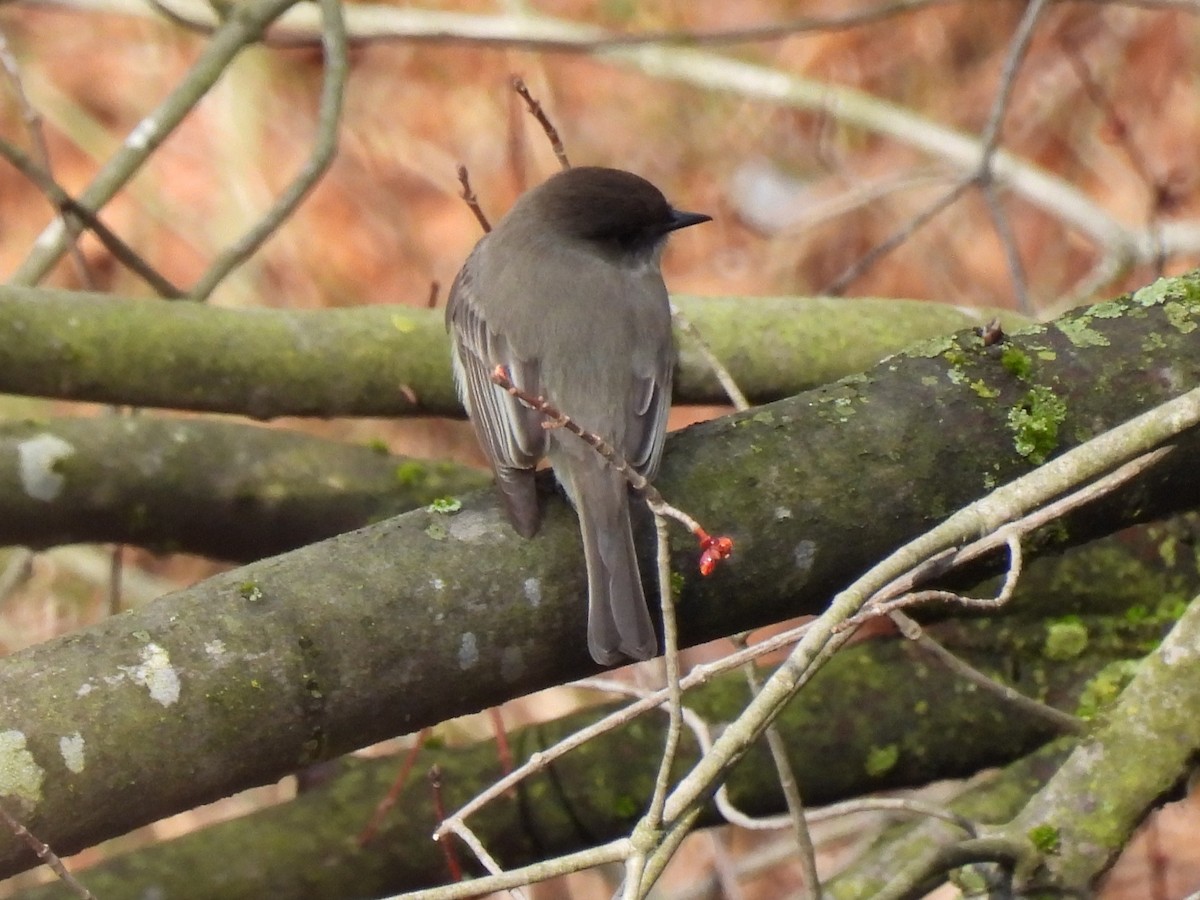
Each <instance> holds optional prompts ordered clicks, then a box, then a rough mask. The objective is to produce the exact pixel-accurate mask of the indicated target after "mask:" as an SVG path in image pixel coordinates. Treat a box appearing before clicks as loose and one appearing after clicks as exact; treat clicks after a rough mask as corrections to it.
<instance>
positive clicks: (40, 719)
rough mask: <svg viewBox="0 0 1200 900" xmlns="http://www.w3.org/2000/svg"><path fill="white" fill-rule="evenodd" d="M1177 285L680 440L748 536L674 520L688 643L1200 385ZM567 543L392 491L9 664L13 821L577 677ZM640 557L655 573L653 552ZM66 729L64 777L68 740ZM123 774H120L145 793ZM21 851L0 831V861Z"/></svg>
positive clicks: (691, 468) (4, 673) (760, 614)
mask: <svg viewBox="0 0 1200 900" xmlns="http://www.w3.org/2000/svg"><path fill="white" fill-rule="evenodd" d="M1194 297H1195V291H1194V279H1176V280H1173V281H1165V282H1160V283H1159V284H1156V285H1154V286H1151V287H1150V288H1147V289H1144V290H1143V291H1141V292H1139V293H1138V294H1135V295H1134V296H1133V297H1131V298H1127V299H1125V300H1122V301H1114V302H1111V303H1107V304H1102V305H1101V306H1099V307H1096V308H1093V309H1090V310H1084V311H1081V312H1078V313H1075V314H1073V315H1071V316H1068V317H1065V318H1064V319H1062V320H1060V321H1058V322H1056V323H1053V324H1051V325H1049V326H1043V327H1039V328H1035V329H1031V330H1030V331H1028V332H1026V333H1024V334H1022V335H1017V336H1014V337H1013V338H1011V339H1010V340H1009V341H1008V342H1006V343H1004V344H1000V345H993V346H987V347H984V346H983V342H982V341H981V340H980V338H979V337H978V336H976V335H975V334H974V333H973V332H968V333H964V334H961V335H959V336H958V337H957V338H954V339H951V338H946V339H941V340H938V341H935V342H932V343H929V344H927V345H925V346H924V347H922V348H919V349H917V350H915V351H912V352H910V353H908V354H906V355H904V356H898V357H894V358H892V359H890V360H888V361H886V362H885V363H884V364H882V365H881V366H879V367H877V368H876V369H874V370H872V371H870V372H868V373H866V374H864V375H860V376H855V377H853V378H848V379H846V380H844V381H843V382H841V383H839V384H836V385H831V386H828V387H826V388H822V389H820V390H817V391H813V392H811V393H809V394H805V395H801V396H798V397H795V398H791V399H789V400H786V401H781V402H779V403H776V404H773V405H771V406H767V407H763V408H761V409H757V410H750V411H748V412H746V413H743V414H738V415H734V416H729V417H727V418H725V419H722V420H718V421H715V422H711V423H707V424H705V425H702V426H697V427H694V428H691V429H688V430H687V431H686V432H684V433H682V434H680V435H676V436H674V437H673V438H672V440H671V441H670V442H669V445H668V451H667V454H666V457H665V459H664V467H663V472H662V475H661V476H660V478H659V480H658V482H657V483H658V486H659V488H660V489H661V490H662V492H663V493H664V495H666V496H668V497H670V498H671V499H672V500H673V501H674V502H676V503H677V504H678V505H681V506H682V507H684V508H686V509H688V510H689V511H690V512H692V513H693V514H695V515H697V516H698V517H701V518H703V519H704V520H705V521H712V522H716V523H721V522H727V523H729V525H728V529H727V530H730V531H733V532H735V537H736V539H737V541H738V548H739V553H738V556H737V557H736V558H735V559H734V560H732V561H731V562H730V563H729V564H727V565H725V566H723V567H722V568H721V569H720V570H718V572H717V573H716V574H714V575H713V576H712V577H710V578H707V579H701V578H700V577H699V576H698V575H696V574H695V563H696V560H695V549H694V546H693V542H692V541H691V539H690V537H687V536H681V537H680V538H679V543H678V544H677V545H675V547H674V548H673V558H672V569H673V571H677V572H680V573H682V584H681V593H680V602H681V604H682V606H683V607H684V608H686V609H687V611H688V612H687V616H686V617H685V618H684V621H683V623H682V625H683V634H682V636H681V637H682V640H683V641H685V642H686V643H695V642H697V641H701V640H706V639H709V638H713V637H716V636H719V635H723V634H729V633H733V632H736V631H742V630H745V629H747V628H752V627H755V626H757V625H760V624H764V623H766V622H771V621H777V620H780V619H783V618H786V617H790V616H795V615H798V614H803V613H810V612H816V611H818V610H820V609H821V608H822V607H823V606H824V605H825V604H826V603H827V602H828V598H829V597H830V596H831V595H832V594H833V593H835V592H836V591H837V590H838V589H839V588H840V587H841V586H843V585H844V584H846V583H847V582H848V581H850V580H851V579H852V578H853V576H854V574H856V573H859V572H861V571H863V570H864V569H865V568H867V567H868V566H870V565H871V564H872V563H873V562H874V561H876V560H877V559H879V558H880V557H882V556H883V555H885V553H886V552H887V551H888V550H889V549H891V548H892V547H895V546H897V545H899V544H901V543H904V542H905V541H906V540H908V539H910V538H912V537H913V536H914V535H916V534H920V533H923V532H924V531H926V530H927V529H928V527H929V526H930V524H932V523H933V522H935V521H937V520H938V519H939V518H941V517H943V516H945V515H946V513H947V511H948V510H951V509H955V508H958V507H960V506H962V505H964V504H965V503H966V502H968V501H970V500H972V499H974V498H976V497H979V496H980V495H982V494H984V493H986V492H987V491H988V489H989V487H990V486H991V485H992V484H994V483H1000V482H1006V481H1008V480H1010V479H1012V478H1013V477H1014V476H1016V475H1019V474H1022V473H1024V472H1027V471H1028V470H1029V468H1030V462H1029V457H1030V456H1031V455H1032V454H1034V453H1035V452H1036V453H1039V454H1050V453H1055V452H1058V451H1061V450H1064V449H1066V448H1068V447H1070V446H1073V445H1075V444H1077V443H1079V442H1080V441H1081V440H1083V439H1085V438H1087V437H1089V436H1091V435H1094V434H1096V433H1098V432H1101V431H1104V430H1107V429H1108V428H1111V427H1112V426H1115V425H1117V424H1118V423H1120V422H1123V421H1125V420H1126V419H1129V418H1130V417H1132V416H1133V415H1134V414H1136V413H1139V412H1143V411H1145V410H1147V409H1149V408H1150V407H1153V406H1154V405H1155V404H1157V403H1159V402H1161V401H1164V400H1166V399H1168V398H1171V397H1175V396H1177V395H1179V394H1181V393H1182V392H1184V391H1186V390H1190V389H1192V388H1194V387H1196V386H1197V385H1200V358H1198V357H1197V354H1196V353H1195V352H1194V349H1195V340H1196V337H1195V333H1194V331H1195V328H1196V323H1197V317H1198V316H1200V303H1197V301H1196V300H1195V299H1194ZM1098 385H1106V386H1108V387H1107V389H1105V390H1099V389H1097V386H1098ZM1046 392H1049V397H1052V398H1053V399H1054V401H1055V402H1053V403H1051V402H1049V399H1048V398H1047V396H1044V395H1046ZM1031 395H1032V396H1033V398H1034V399H1036V398H1038V397H1041V398H1042V399H1040V400H1038V401H1037V402H1036V403H1035V402H1033V400H1031ZM1031 418H1032V425H1036V427H1031V421H1030V420H1031ZM947 435H949V436H950V438H951V439H950V440H947ZM956 435H957V436H961V437H960V438H959V439H955V436H956ZM1198 460H1200V434H1197V433H1196V432H1195V430H1194V429H1193V431H1192V432H1190V433H1188V434H1186V435H1183V436H1181V437H1180V438H1179V439H1178V441H1177V442H1176V449H1175V451H1174V452H1172V453H1171V454H1169V455H1168V456H1167V457H1166V459H1165V461H1164V462H1162V463H1160V464H1159V466H1157V467H1156V468H1155V469H1153V470H1151V472H1150V473H1149V474H1148V475H1147V477H1145V478H1143V479H1140V480H1139V481H1138V482H1137V483H1135V484H1133V485H1130V486H1129V487H1128V488H1126V489H1122V490H1121V491H1118V492H1116V493H1114V494H1112V495H1109V496H1108V497H1106V498H1105V499H1103V500H1101V501H1099V502H1097V503H1096V504H1093V505H1092V506H1090V507H1088V508H1086V509H1085V510H1083V511H1082V512H1080V513H1077V514H1073V516H1072V517H1071V518H1069V519H1067V520H1065V521H1064V522H1063V523H1060V524H1058V525H1057V526H1056V527H1054V528H1053V529H1051V531H1052V532H1053V534H1052V535H1047V536H1046V537H1045V539H1044V540H1042V541H1038V540H1035V541H1031V542H1030V543H1031V544H1032V545H1033V546H1031V547H1029V548H1027V549H1028V550H1029V551H1030V552H1029V554H1028V555H1029V556H1033V555H1036V553H1037V552H1039V551H1040V550H1044V549H1045V548H1046V546H1048V542H1049V540H1050V538H1051V537H1054V538H1055V539H1056V540H1062V539H1064V538H1065V539H1069V540H1071V541H1083V540H1086V539H1087V537H1088V536H1090V535H1095V534H1103V533H1108V532H1111V531H1113V530H1115V529H1118V528H1121V527H1123V526H1125V525H1127V524H1129V523H1131V522H1134V521H1137V520H1139V519H1143V518H1146V517H1150V516H1156V515H1164V514H1166V513H1167V512H1169V511H1171V510H1174V509H1179V508H1181V507H1187V506H1190V505H1194V503H1195V498H1196V496H1197V495H1198V493H1200V486H1198V480H1200V462H1198ZM848 461H853V463H854V465H849V464H848ZM1065 487H1066V486H1065V485H1064V488H1065ZM644 524H647V525H648V524H649V523H644ZM642 537H643V540H642V542H641V546H642V548H643V550H644V551H646V552H647V553H648V551H649V548H650V541H649V534H648V531H646V532H645V533H643V535H642ZM578 541H579V536H578V530H577V526H576V524H575V521H574V517H573V514H572V513H571V512H570V511H569V509H567V508H566V506H565V504H563V503H562V502H552V503H549V504H548V508H547V516H546V522H545V525H544V526H543V531H542V532H541V533H540V534H539V536H538V537H537V539H536V540H531V541H526V540H522V539H520V538H519V537H517V536H516V535H515V534H513V533H512V532H511V530H510V529H509V528H508V527H507V526H506V525H505V524H504V523H503V519H502V515H501V513H500V511H499V508H498V507H497V505H496V502H495V498H494V497H493V496H492V494H491V493H490V492H489V493H485V494H480V495H476V496H473V497H467V498H465V499H464V502H463V505H462V508H461V509H460V510H459V511H457V512H454V513H448V514H443V513H438V512H434V511H429V510H421V511H417V512H413V513H409V514H407V515H404V516H401V517H399V518H396V519H393V520H390V521H388V522H384V523H381V524H378V525H372V526H368V527H367V528H364V529H361V530H359V531H357V532H353V533H350V534H345V535H341V536H339V537H336V538H333V539H331V540H328V541H324V542H322V543H319V544H314V545H312V546H309V547H306V548H303V549H301V550H298V551H294V552H292V553H289V554H286V555H284V556H280V557H274V558H271V559H267V560H263V561H261V562H258V563H254V564H251V565H249V566H246V567H244V568H242V569H239V570H236V571H234V572H230V573H226V574H224V575H221V576H218V577H216V578H213V579H210V580H208V581H206V582H203V583H201V584H199V585H197V586H195V587H193V588H191V589H189V590H186V591H181V592H179V593H177V594H174V595H171V596H169V597H165V598H163V599H161V600H159V601H157V602H155V603H152V604H150V605H148V606H147V607H145V608H142V609H139V610H136V611H134V612H131V613H127V614H125V615H121V616H118V617H115V618H112V619H109V620H107V621H105V622H102V623H100V624H99V625H96V626H94V627H92V628H89V629H86V630H84V631H82V632H80V633H78V634H74V635H69V636H66V637H64V638H61V639H58V640H55V641H51V642H48V643H46V644H43V645H40V646H37V647H33V648H30V649H29V650H27V651H23V652H21V653H18V654H15V655H13V656H10V657H8V658H5V659H3V660H0V721H4V722H5V723H7V727H8V728H9V729H10V731H11V733H13V734H15V735H19V741H16V742H10V747H9V755H10V759H9V761H10V762H14V763H16V762H19V763H20V764H21V768H20V771H24V772H26V773H29V778H28V779H27V781H26V782H25V783H24V784H23V786H22V790H23V793H22V796H25V797H26V798H27V800H28V802H29V809H28V810H27V812H28V815H27V816H25V818H26V820H27V823H28V824H29V825H30V827H31V829H32V830H34V831H35V832H36V833H38V834H39V836H41V837H42V838H43V839H44V840H46V841H47V842H49V843H50V844H51V845H53V846H55V848H56V849H57V850H60V851H66V850H69V849H70V848H72V847H75V846H78V842H80V841H82V840H84V838H83V837H82V835H85V834H86V835H87V836H88V837H87V840H94V839H96V838H97V837H99V836H101V835H105V834H111V833H114V832H115V831H119V830H122V829H124V828H128V827H131V826H132V825H133V824H136V823H138V822H140V821H148V820H150V819H153V818H156V817H158V816H160V815H163V814H165V813H167V812H171V811H175V810H178V809H182V808H186V807H189V806H192V805H195V804H197V803H200V802H203V801H205V800H209V799H213V798H215V797H216V796H220V795H223V794H226V793H229V792H230V791H233V790H236V789H239V788H241V787H246V786H250V785H253V784H261V783H264V782H267V781H271V780H274V779H276V778H278V777H279V776H280V775H282V774H284V773H286V772H288V771H292V770H294V769H295V768H297V767H299V766H303V765H305V764H307V763H308V762H312V761H315V760H318V759H324V758H327V757H330V756H335V755H338V754H341V753H343V752H345V751H347V750H349V749H352V748H355V747H359V746H362V745H364V744H368V743H371V742H373V741H375V740H377V739H379V738H383V737H387V736H390V735H393V734H396V733H399V732H407V731H413V730H416V729H418V728H420V727H421V726H423V725H425V724H429V723H434V722H439V721H442V720H444V719H447V718H450V717H452V716H454V715H458V714H461V713H464V712H469V711H473V710H477V709H481V708H484V707H487V706H489V705H493V704H495V703H497V702H499V701H501V700H503V699H506V698H508V697H511V696H516V695H520V694H525V693H528V692H530V691H532V690H535V689H538V688H541V687H545V686H548V685H551V684H558V683H561V682H563V681H566V680H570V679H572V678H576V677H579V676H580V675H583V674H585V673H588V672H591V671H593V670H594V666H593V665H592V664H591V663H590V661H589V660H588V658H587V654H586V653H585V652H583V643H582V635H583V634H584V628H585V625H584V616H585V607H586V604H585V603H583V602H582V597H583V595H584V590H585V585H584V578H583V566H582V559H581V553H580V548H579V543H578ZM643 571H646V572H652V571H654V567H653V566H652V565H651V564H650V562H649V559H648V558H647V560H646V563H645V565H644V568H643ZM649 588H650V590H651V591H652V590H653V585H650V586H649ZM150 733H153V734H154V735H155V740H154V741H148V740H147V739H146V735H147V734H150ZM76 735H78V736H79V737H78V739H79V740H81V741H82V742H83V745H84V747H85V751H86V752H85V759H86V760H87V764H86V765H85V766H84V767H83V769H82V770H81V771H79V772H75V771H74V770H70V769H67V768H65V766H64V762H63V758H62V754H61V750H60V740H61V739H63V738H71V739H72V740H74V739H75V736H76ZM162 748H170V752H169V753H166V754H164V753H163V752H162ZM114 771H136V772H137V773H138V777H139V779H140V783H141V784H142V785H144V786H145V789H144V790H142V791H140V792H139V803H138V804H137V805H130V804H128V803H127V802H125V800H123V799H122V798H124V797H125V794H126V793H127V789H126V786H127V783H128V782H127V779H125V778H121V777H117V776H114V775H113V774H112V773H113V772H114ZM181 775H182V776H183V777H180V776H181ZM114 786H119V791H118V793H119V795H120V796H115V795H113V794H112V793H111V791H112V790H113V788H114ZM150 786H153V788H154V789H153V790H150ZM10 793H12V792H11V791H10ZM25 852H26V851H24V850H22V849H20V848H9V849H8V850H5V849H4V847H3V845H0V859H4V858H7V859H9V860H10V862H9V865H12V864H13V861H15V860H18V859H25V858H26V857H25V856H24V855H23V854H24V853H25ZM5 853H7V854H9V855H8V856H5V855H4V854H5Z"/></svg>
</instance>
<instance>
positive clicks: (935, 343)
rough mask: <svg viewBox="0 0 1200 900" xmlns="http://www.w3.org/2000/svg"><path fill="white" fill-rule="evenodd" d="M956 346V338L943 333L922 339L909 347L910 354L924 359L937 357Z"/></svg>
mask: <svg viewBox="0 0 1200 900" xmlns="http://www.w3.org/2000/svg"><path fill="white" fill-rule="evenodd" d="M953 347H954V338H953V337H949V336H946V335H943V336H941V337H935V338H930V339H929V340H927V341H920V342H918V343H916V344H914V345H912V346H911V347H909V348H908V355H909V356H913V357H922V358H924V359H936V358H937V357H939V356H941V355H942V354H943V353H948V352H950V350H951V349H952V348H953Z"/></svg>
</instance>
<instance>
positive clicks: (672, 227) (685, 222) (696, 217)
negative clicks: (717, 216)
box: [667, 209, 712, 231]
mask: <svg viewBox="0 0 1200 900" xmlns="http://www.w3.org/2000/svg"><path fill="white" fill-rule="evenodd" d="M711 221H712V216H706V215H705V214H704V213H693V212H684V211H683V210H680V209H673V210H671V221H670V224H669V225H667V231H678V230H679V229H680V228H687V227H688V226H690V225H699V224H700V223H701V222H711Z"/></svg>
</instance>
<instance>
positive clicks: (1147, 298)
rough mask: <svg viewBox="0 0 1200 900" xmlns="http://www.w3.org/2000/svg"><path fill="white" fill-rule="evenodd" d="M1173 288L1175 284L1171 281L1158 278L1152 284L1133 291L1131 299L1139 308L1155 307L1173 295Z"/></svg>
mask: <svg viewBox="0 0 1200 900" xmlns="http://www.w3.org/2000/svg"><path fill="white" fill-rule="evenodd" d="M1174 286H1175V284H1174V282H1173V281H1172V280H1171V279H1168V278H1160V279H1158V281H1156V282H1154V283H1153V284H1148V285H1146V286H1145V287H1144V288H1141V289H1139V290H1137V291H1134V294H1133V297H1132V298H1131V299H1132V300H1133V302H1134V303H1137V304H1138V305H1140V306H1157V305H1158V304H1160V303H1162V302H1163V301H1164V300H1166V299H1167V298H1168V297H1171V296H1172V295H1173V293H1174V290H1173V288H1174Z"/></svg>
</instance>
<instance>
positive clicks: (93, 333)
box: [0, 287, 1023, 419]
mask: <svg viewBox="0 0 1200 900" xmlns="http://www.w3.org/2000/svg"><path fill="white" fill-rule="evenodd" d="M676 302H678V303H679V305H680V307H681V308H682V309H683V310H684V312H685V313H686V314H687V316H688V318H689V319H690V320H691V321H692V322H694V323H695V324H696V325H697V326H698V327H699V328H700V330H701V332H702V333H703V334H704V335H705V337H706V338H707V339H708V342H709V345H710V346H711V348H712V349H713V351H714V352H715V353H716V354H717V356H718V357H719V358H720V359H721V360H722V362H724V363H725V364H726V365H727V366H729V368H730V369H731V371H732V372H733V375H734V377H735V379H736V380H737V382H738V384H740V385H741V386H742V388H743V389H744V390H746V391H747V392H748V393H749V394H750V395H751V396H752V397H754V399H756V400H758V401H764V400H775V399H778V398H780V397H784V396H788V395H790V394H794V393H797V392H798V391H801V390H805V389H807V388H810V387H813V386H814V385H817V384H822V383H824V382H826V381H829V380H832V379H834V378H839V377H841V376H842V375H846V374H849V373H850V372H856V371H859V370H861V369H863V368H865V367H867V366H870V365H872V364H874V363H875V362H876V361H878V360H880V359H882V358H883V357H884V356H887V355H888V354H889V353H895V352H896V351H897V350H900V349H902V348H904V347H905V346H907V345H908V344H911V343H912V342H914V341H918V340H923V339H925V338H931V337H935V336H937V335H942V334H948V333H949V332H952V331H955V330H957V329H959V328H965V327H968V326H969V325H982V324H983V323H984V322H986V321H987V320H988V319H989V318H991V317H992V316H993V315H995V314H996V313H995V312H994V311H989V310H963V309H959V308H957V307H950V306H939V305H938V304H933V303H917V302H912V301H896V300H891V301H883V300H876V301H871V300H855V301H853V302H848V301H841V300H821V299H801V298H762V299H753V300H745V299H734V298H727V299H722V298H711V299H701V298H677V300H676ZM1001 315H1002V316H1003V319H1004V322H1005V323H1006V324H1007V325H1008V326H1009V327H1010V328H1011V327H1013V326H1012V323H1014V322H1015V323H1018V324H1019V323H1020V322H1022V321H1023V320H1022V319H1021V317H1020V316H1018V315H1016V314H1015V313H1002V314H1001ZM0 334H6V335H12V336H14V337H13V339H11V340H6V341H0V393H7V394H24V395H30V396H40V397H56V398H59V399H63V400H86V401H94V402H102V403H113V404H121V405H130V406H144V407H167V408H173V409H188V410H203V411H208V412H226V413H240V414H242V415H247V416H252V417H254V418H260V419H267V418H272V417H274V416H283V415H313V416H403V415H416V414H435V415H461V414H462V407H461V406H460V404H459V402H458V396H457V394H456V392H455V390H454V382H453V378H452V376H451V372H450V351H449V345H448V343H447V337H446V329H445V324H444V317H443V313H442V312H441V311H440V310H426V309H416V308H412V307H384V306H368V307H357V308H353V309H348V308H338V309H327V310H319V311H311V310H310V311H295V310H282V309H260V308H256V309H224V308H217V307H212V308H209V307H207V306H202V305H199V304H190V303H156V302H152V301H146V300H122V299H117V298H113V297H106V296H100V295H96V294H83V293H74V292H70V291H51V290H45V291H42V290H30V289H24V288H10V287H0ZM680 348H681V351H682V359H681V361H680V364H679V371H678V374H677V376H676V399H677V400H678V401H681V402H685V403H723V402H726V398H725V394H724V392H723V391H722V389H721V387H720V385H719V384H718V382H717V380H716V378H715V376H714V375H713V374H712V371H711V369H710V368H709V367H708V366H707V365H706V364H705V363H704V362H703V360H702V358H701V357H700V355H699V353H698V352H694V351H693V350H692V349H691V344H690V342H689V341H688V339H687V337H686V336H681V337H680Z"/></svg>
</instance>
